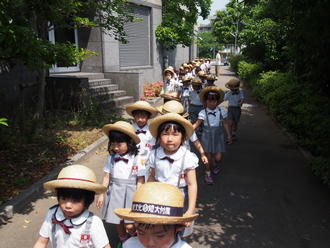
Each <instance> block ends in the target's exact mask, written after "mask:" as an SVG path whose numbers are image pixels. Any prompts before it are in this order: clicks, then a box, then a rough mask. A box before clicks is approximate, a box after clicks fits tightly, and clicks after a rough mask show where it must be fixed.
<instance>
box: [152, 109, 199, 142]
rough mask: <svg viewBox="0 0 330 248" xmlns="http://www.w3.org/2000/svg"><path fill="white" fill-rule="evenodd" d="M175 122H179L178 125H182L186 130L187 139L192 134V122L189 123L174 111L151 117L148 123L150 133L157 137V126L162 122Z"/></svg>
mask: <svg viewBox="0 0 330 248" xmlns="http://www.w3.org/2000/svg"><path fill="white" fill-rule="evenodd" d="M168 121H171V122H176V123H179V124H180V125H182V126H183V128H184V129H185V130H186V139H189V138H190V136H191V135H192V134H193V132H194V128H193V126H192V124H191V123H190V121H188V120H186V119H185V118H184V117H183V116H181V115H179V114H176V113H168V114H164V115H161V116H157V117H155V118H154V119H152V121H151V122H150V125H149V130H150V133H151V135H152V136H153V137H154V138H157V130H158V127H159V126H160V125H161V124H163V123H164V122H168Z"/></svg>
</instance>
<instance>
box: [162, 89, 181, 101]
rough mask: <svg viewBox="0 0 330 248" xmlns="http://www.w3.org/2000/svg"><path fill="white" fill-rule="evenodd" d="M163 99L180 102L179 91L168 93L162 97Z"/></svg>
mask: <svg viewBox="0 0 330 248" xmlns="http://www.w3.org/2000/svg"><path fill="white" fill-rule="evenodd" d="M160 96H161V97H163V98H165V99H169V100H175V101H180V100H181V99H180V92H179V91H166V92H165V93H163V94H161V95H160Z"/></svg>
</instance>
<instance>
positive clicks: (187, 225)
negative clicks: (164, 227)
mask: <svg viewBox="0 0 330 248" xmlns="http://www.w3.org/2000/svg"><path fill="white" fill-rule="evenodd" d="M191 224H192V221H190V222H185V223H184V225H185V227H190V226H191Z"/></svg>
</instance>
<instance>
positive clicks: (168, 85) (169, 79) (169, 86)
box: [162, 67, 180, 93]
mask: <svg viewBox="0 0 330 248" xmlns="http://www.w3.org/2000/svg"><path fill="white" fill-rule="evenodd" d="M175 77H176V73H175V72H174V70H173V68H172V67H168V68H166V69H165V70H164V86H163V89H162V93H165V92H167V91H177V90H178V88H179V86H180V84H179V81H178V80H176V78H175Z"/></svg>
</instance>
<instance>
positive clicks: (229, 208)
mask: <svg viewBox="0 0 330 248" xmlns="http://www.w3.org/2000/svg"><path fill="white" fill-rule="evenodd" d="M233 76H234V75H233V74H232V73H231V72H230V71H228V70H227V68H222V75H221V77H220V78H219V80H218V82H217V84H218V85H219V86H220V87H222V88H224V83H225V82H226V81H228V80H229V79H230V78H231V77H233ZM238 135H239V140H238V141H236V142H235V143H234V144H232V145H231V146H229V147H228V152H227V153H226V154H225V158H224V161H223V168H222V171H221V174H220V175H218V176H217V177H216V178H215V179H216V183H215V185H213V186H208V185H205V184H204V181H203V168H202V167H199V168H198V182H199V195H198V208H199V213H200V217H199V218H198V219H197V221H196V225H195V232H194V234H193V235H192V236H191V237H189V239H188V242H189V243H190V244H191V245H192V247H196V248H198V247H210V248H211V247H212V248H214V247H226V248H229V247H230V248H231V247H233V248H243V247H244V248H250V247H251V248H259V247H267V248H270V247H274V248H298V247H299V248H309V247H310V248H328V247H330V245H329V244H330V235H329V234H330V196H329V190H328V189H327V188H326V187H325V186H323V185H321V184H320V182H319V179H317V178H315V177H314V176H313V175H312V173H311V172H310V170H309V168H307V166H308V165H307V163H306V161H305V159H304V158H303V157H302V156H301V154H300V153H299V152H298V151H297V149H295V147H294V146H293V145H292V144H290V142H289V141H288V139H287V137H286V136H285V135H284V134H283V133H282V132H281V130H280V129H279V128H278V127H277V126H276V125H275V124H274V123H273V121H272V120H271V119H270V118H269V117H268V116H267V115H266V113H265V110H264V108H263V106H261V105H259V104H257V103H256V102H255V101H253V99H251V98H250V96H249V94H248V93H247V102H246V103H245V104H244V106H243V115H242V119H241V123H240V126H239V132H238ZM106 156H107V152H106V147H101V148H100V149H99V150H98V151H97V152H95V154H93V156H91V157H90V158H88V159H87V160H85V161H83V162H81V164H84V165H87V166H89V167H91V168H92V169H94V171H95V172H96V173H97V177H98V180H99V181H101V177H102V167H103V163H104V160H105V158H106ZM53 204H56V199H55V198H54V197H52V196H49V195H46V194H40V195H39V196H38V197H37V199H31V203H30V204H29V205H28V206H26V208H25V210H24V211H22V212H21V213H18V214H15V216H14V218H13V219H12V223H10V224H7V225H4V226H0V237H1V239H0V247H1V248H13V247H31V246H32V245H33V243H34V242H35V240H36V239H37V237H38V230H39V228H40V226H41V223H42V222H43V219H44V217H45V215H46V212H47V210H48V208H49V207H50V206H52V205H53ZM91 210H92V211H94V213H97V214H98V213H99V211H98V210H97V209H95V206H94V205H93V206H92V207H91ZM112 234H113V232H112Z"/></svg>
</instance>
